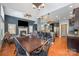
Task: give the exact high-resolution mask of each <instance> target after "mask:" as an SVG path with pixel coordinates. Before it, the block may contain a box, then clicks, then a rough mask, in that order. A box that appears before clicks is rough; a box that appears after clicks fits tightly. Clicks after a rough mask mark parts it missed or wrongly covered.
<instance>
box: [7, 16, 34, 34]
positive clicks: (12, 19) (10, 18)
mask: <svg viewBox="0 0 79 59" xmlns="http://www.w3.org/2000/svg"><path fill="white" fill-rule="evenodd" d="M18 20H26V19H21V18H17V17H13V16H9V15H5V32H7V31H8V24H9V23H10V24H16V35H18ZM27 21H28V22H29V26H30V25H33V23H34V21H30V20H27Z"/></svg>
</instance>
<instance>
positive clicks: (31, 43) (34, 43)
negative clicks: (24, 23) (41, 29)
mask: <svg viewBox="0 0 79 59" xmlns="http://www.w3.org/2000/svg"><path fill="white" fill-rule="evenodd" d="M17 39H18V41H19V42H20V44H21V45H22V47H23V48H25V49H26V50H27V51H28V52H29V53H31V52H33V51H34V50H36V49H38V48H40V47H41V46H42V45H43V42H44V40H41V39H38V38H36V37H33V38H29V37H18V38H17Z"/></svg>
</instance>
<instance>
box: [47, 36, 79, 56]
mask: <svg viewBox="0 0 79 59" xmlns="http://www.w3.org/2000/svg"><path fill="white" fill-rule="evenodd" d="M78 55H79V53H76V52H73V51H71V50H69V49H68V48H67V38H66V37H61V38H59V37H57V38H55V42H54V44H52V45H51V47H50V48H49V51H48V56H78Z"/></svg>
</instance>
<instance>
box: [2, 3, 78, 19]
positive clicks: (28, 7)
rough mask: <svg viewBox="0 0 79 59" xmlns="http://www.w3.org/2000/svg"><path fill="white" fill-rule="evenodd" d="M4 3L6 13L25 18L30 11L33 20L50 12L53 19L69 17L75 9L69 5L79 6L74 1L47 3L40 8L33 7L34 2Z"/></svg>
mask: <svg viewBox="0 0 79 59" xmlns="http://www.w3.org/2000/svg"><path fill="white" fill-rule="evenodd" d="M2 5H3V6H4V7H5V13H6V14H7V15H11V16H15V17H20V18H24V19H25V17H24V14H25V13H29V14H31V15H32V18H30V19H31V20H35V19H36V18H37V17H40V16H43V15H47V13H50V15H49V17H50V18H51V19H52V20H57V19H59V18H60V19H64V18H69V15H70V11H72V9H73V8H70V7H69V6H70V5H74V6H77V7H78V6H79V4H72V3H46V5H45V8H43V9H40V10H38V9H33V8H32V3H3V4H2ZM57 16H58V17H57Z"/></svg>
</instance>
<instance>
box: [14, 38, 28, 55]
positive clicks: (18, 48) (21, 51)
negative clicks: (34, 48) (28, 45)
mask: <svg viewBox="0 0 79 59" xmlns="http://www.w3.org/2000/svg"><path fill="white" fill-rule="evenodd" d="M13 41H14V43H15V45H16V55H17V56H29V53H28V51H27V50H26V49H24V48H23V47H22V45H21V44H20V42H19V41H18V40H17V38H16V37H13Z"/></svg>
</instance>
